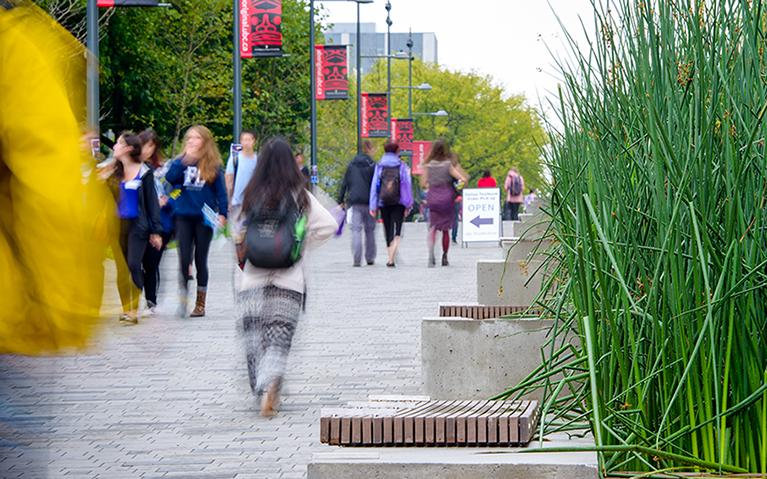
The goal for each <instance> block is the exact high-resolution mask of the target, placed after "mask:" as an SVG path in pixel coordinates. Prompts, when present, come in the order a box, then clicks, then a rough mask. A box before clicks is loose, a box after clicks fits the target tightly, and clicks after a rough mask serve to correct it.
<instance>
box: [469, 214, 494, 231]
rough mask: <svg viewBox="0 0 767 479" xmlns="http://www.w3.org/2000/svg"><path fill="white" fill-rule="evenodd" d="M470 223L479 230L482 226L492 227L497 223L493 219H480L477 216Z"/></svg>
mask: <svg viewBox="0 0 767 479" xmlns="http://www.w3.org/2000/svg"><path fill="white" fill-rule="evenodd" d="M470 223H471V224H473V225H474V226H476V227H477V228H479V227H480V226H482V225H491V224H493V223H495V221H493V218H480V217H479V216H477V217H476V218H474V219H473V220H471V221H470Z"/></svg>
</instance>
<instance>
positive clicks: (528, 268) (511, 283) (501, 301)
mask: <svg viewBox="0 0 767 479" xmlns="http://www.w3.org/2000/svg"><path fill="white" fill-rule="evenodd" d="M541 264H542V261H541V260H532V261H525V260H519V261H509V262H508V263H507V262H506V260H502V259H500V260H480V261H477V302H478V303H480V304H486V305H493V306H497V305H505V304H518V305H530V304H532V303H533V301H535V298H536V297H537V296H538V294H539V293H540V292H541V285H542V284H543V274H542V273H539V274H535V275H534V274H533V273H535V272H536V271H537V270H538V268H539V267H540V266H541ZM504 268H505V269H506V273H505V274H504V273H503V272H504Z"/></svg>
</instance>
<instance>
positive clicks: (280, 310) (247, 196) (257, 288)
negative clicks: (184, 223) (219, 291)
mask: <svg viewBox="0 0 767 479" xmlns="http://www.w3.org/2000/svg"><path fill="white" fill-rule="evenodd" d="M305 186H306V179H305V178H304V176H303V174H302V173H301V171H300V170H299V167H298V165H297V164H296V161H295V159H294V157H293V151H292V149H291V147H290V145H289V144H288V142H287V141H285V140H284V139H282V138H273V139H271V140H269V141H267V142H266V143H265V144H264V146H263V147H262V148H261V151H260V152H259V154H258V164H257V165H256V170H255V172H254V173H253V177H252V178H251V180H250V182H249V183H248V186H247V187H246V188H245V192H244V194H243V204H242V215H241V218H242V221H243V228H242V229H241V230H242V232H243V234H242V236H241V237H239V238H235V243H236V244H237V245H238V248H237V249H238V253H239V254H240V260H241V261H243V260H244V257H245V256H246V251H247V250H248V238H249V235H248V228H259V227H264V226H265V223H261V218H264V217H265V216H271V217H280V216H282V215H281V213H280V212H282V211H285V208H286V207H292V208H297V211H298V214H299V215H300V217H301V218H304V219H305V225H306V226H305V234H304V237H303V238H304V239H303V249H302V251H306V249H307V248H312V247H316V246H318V245H320V244H322V243H323V242H325V241H326V240H328V239H329V238H331V237H332V236H333V234H334V233H335V231H336V229H337V228H338V224H337V223H336V221H335V219H334V218H333V216H332V215H331V214H330V213H329V212H328V211H327V210H326V209H325V208H323V207H322V205H321V204H320V203H319V202H318V201H317V199H316V198H315V197H314V196H313V195H312V194H311V193H309V192H308V191H307V190H306V188H305ZM291 202H293V203H291ZM294 211H295V210H294ZM302 221H303V220H302ZM304 257H305V256H304V255H303V254H301V257H300V259H298V260H297V262H295V264H293V265H292V266H290V267H286V268H266V267H263V266H262V267H256V266H254V264H253V263H252V262H251V261H247V262H245V265H244V268H243V274H242V279H241V281H240V285H239V291H238V293H237V305H238V310H239V316H240V320H241V321H242V327H243V330H244V335H245V349H246V358H247V363H248V376H249V379H250V387H251V390H252V391H253V393H254V394H256V395H257V396H260V395H263V397H262V401H261V414H262V415H264V416H271V415H274V414H275V408H276V407H277V402H278V399H279V393H280V389H281V387H282V378H283V375H284V372H285V365H286V363H287V358H288V352H289V351H290V345H291V342H292V340H293V334H294V333H295V330H296V325H297V324H298V318H299V314H300V312H301V307H302V305H303V304H304V295H305V292H306V285H305V278H304V260H303V258H304Z"/></svg>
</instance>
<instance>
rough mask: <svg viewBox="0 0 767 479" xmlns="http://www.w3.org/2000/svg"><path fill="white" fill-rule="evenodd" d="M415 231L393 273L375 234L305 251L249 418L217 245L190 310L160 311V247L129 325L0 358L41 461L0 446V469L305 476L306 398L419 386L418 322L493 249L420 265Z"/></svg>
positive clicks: (169, 277)
mask: <svg viewBox="0 0 767 479" xmlns="http://www.w3.org/2000/svg"><path fill="white" fill-rule="evenodd" d="M379 228H380V227H379ZM377 233H378V234H379V237H378V239H382V238H381V237H382V236H383V235H382V232H381V231H380V229H379V231H377ZM425 238H426V230H425V226H424V225H423V224H416V225H413V224H406V225H405V237H404V240H403V243H402V249H401V258H400V261H399V264H398V265H397V268H395V269H390V268H386V267H385V266H384V263H385V252H384V251H383V248H382V247H381V245H380V244H379V254H378V260H377V264H376V265H375V266H373V267H366V266H363V267H361V268H352V267H351V255H350V252H349V238H348V236H345V237H343V238H341V239H336V240H332V241H331V242H329V243H328V244H327V245H326V246H324V247H323V248H322V249H320V250H318V251H317V252H316V253H315V254H314V256H313V257H312V258H311V259H310V268H309V297H308V305H307V313H306V314H305V315H304V316H303V317H302V318H301V322H300V323H299V329H298V332H297V335H296V338H295V340H294V343H293V350H292V353H291V357H290V361H289V364H288V374H287V378H286V385H285V390H284V392H285V395H284V401H283V404H282V408H281V411H280V414H279V415H278V416H277V417H275V418H272V419H264V418H261V417H260V416H259V415H258V405H257V404H256V401H255V399H254V398H253V397H252V396H251V393H250V390H249V387H248V381H247V373H246V368H245V363H244V358H243V356H244V354H243V352H242V349H241V347H240V342H239V337H238V334H237V331H236V327H235V320H234V317H233V309H234V308H233V305H232V303H233V301H232V289H231V282H232V267H231V261H230V254H231V252H230V248H229V246H228V245H227V244H225V243H221V244H220V245H214V247H213V250H212V253H211V286H210V299H209V307H208V316H207V317H206V318H203V319H183V320H182V319H178V318H175V317H173V311H174V310H175V304H176V301H175V299H176V294H177V292H176V288H175V278H176V273H175V271H176V270H175V266H176V256H175V254H174V252H170V253H169V254H168V255H167V257H166V259H165V260H164V263H163V274H164V278H166V280H165V283H164V287H163V291H162V292H161V293H162V295H161V299H160V303H161V304H160V312H159V314H158V315H156V316H155V317H153V318H148V319H146V320H144V321H142V322H141V323H140V324H139V325H138V326H135V327H125V326H121V325H119V324H118V323H117V321H116V320H110V321H109V322H108V324H107V325H106V327H105V330H104V332H103V334H102V335H101V337H100V339H99V340H98V341H97V344H96V345H95V346H94V348H93V349H92V350H91V351H89V352H88V354H83V355H80V356H76V357H63V358H12V359H11V361H10V362H9V361H7V360H6V362H5V365H4V366H3V365H0V374H2V375H5V377H6V379H7V378H8V377H9V376H10V377H11V378H12V384H13V385H14V388H15V390H14V397H15V398H16V399H15V400H14V402H13V403H12V404H11V405H10V409H11V413H12V414H17V415H19V416H22V415H24V417H27V418H29V421H31V422H32V423H33V425H34V427H35V428H36V429H37V431H38V434H37V438H39V440H38V441H36V442H35V443H34V444H32V448H31V450H33V451H36V452H37V453H39V455H40V456H41V457H43V458H44V461H45V462H47V463H48V468H47V474H48V476H45V473H44V472H43V471H39V470H35V469H31V468H30V466H29V464H28V461H29V456H28V455H23V456H21V457H18V454H10V457H5V458H0V477H24V478H35V477H51V478H58V477H66V478H70V477H77V478H109V479H119V478H158V477H166V478H167V477H179V478H180V477H183V478H203V477H204V478H238V479H244V478H269V479H274V478H302V477H305V476H306V464H307V463H308V462H309V461H310V460H311V456H312V453H313V452H315V451H317V450H321V449H322V448H323V446H322V445H320V444H319V413H320V408H322V407H328V406H333V405H338V404H342V403H345V402H347V401H350V400H358V399H364V398H366V397H367V396H368V395H369V394H419V393H420V392H421V391H420V389H421V387H420V386H421V384H420V381H421V379H420V320H421V318H422V317H424V316H429V315H434V314H435V313H436V309H437V303H439V302H452V301H457V302H464V301H473V300H474V297H475V281H476V280H475V263H476V260H477V259H478V258H494V257H500V255H501V253H500V249H498V248H492V247H490V248H488V247H472V248H466V249H461V248H457V247H454V248H452V249H451V263H452V264H451V266H450V267H448V268H442V267H439V266H438V267H437V268H435V269H427V268H426V247H425ZM115 297H116V292H115V291H114V290H113V288H111V289H110V291H108V292H107V304H106V308H107V309H109V308H112V309H116V307H117V303H116V300H115ZM0 377H2V376H0ZM7 382H8V381H7V380H6V383H7ZM0 437H2V436H1V435H0ZM1 442H2V441H0V443H1ZM28 451H29V449H28Z"/></svg>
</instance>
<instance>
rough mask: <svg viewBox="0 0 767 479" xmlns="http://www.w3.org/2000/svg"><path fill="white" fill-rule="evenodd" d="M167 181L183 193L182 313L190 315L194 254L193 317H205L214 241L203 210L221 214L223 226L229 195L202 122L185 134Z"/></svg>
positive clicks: (178, 214)
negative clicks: (188, 307) (194, 290)
mask: <svg viewBox="0 0 767 479" xmlns="http://www.w3.org/2000/svg"><path fill="white" fill-rule="evenodd" d="M165 180H166V181H167V182H168V183H169V184H170V185H171V186H172V187H174V188H179V189H180V190H181V194H180V195H179V196H178V198H177V199H176V203H175V205H174V215H175V219H176V221H175V226H176V241H177V242H178V249H179V254H178V257H179V266H180V270H181V271H180V278H181V291H180V296H179V309H178V313H179V316H181V317H185V316H186V315H187V298H188V293H187V291H188V288H189V281H191V279H192V277H191V274H190V271H189V269H190V266H191V265H192V257H194V267H195V269H196V270H197V300H196V302H195V306H194V310H193V311H192V314H191V315H190V316H192V317H201V316H205V301H206V296H207V292H208V251H209V249H210V242H211V241H212V240H213V227H212V226H210V225H209V224H208V223H206V221H205V216H204V210H205V209H206V208H210V209H211V210H213V212H215V213H217V214H218V221H219V222H220V224H221V225H224V224H226V216H227V206H228V204H227V194H226V185H225V184H224V168H223V162H222V161H221V154H220V153H219V152H218V148H217V147H216V142H215V141H214V139H213V134H212V133H211V132H210V130H208V129H207V128H205V127H204V126H202V125H195V126H193V127H191V128H189V130H187V132H186V135H185V136H184V153H183V154H182V155H181V157H180V158H177V159H175V160H173V162H172V163H171V165H170V167H169V168H168V173H167V174H166V175H165Z"/></svg>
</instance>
